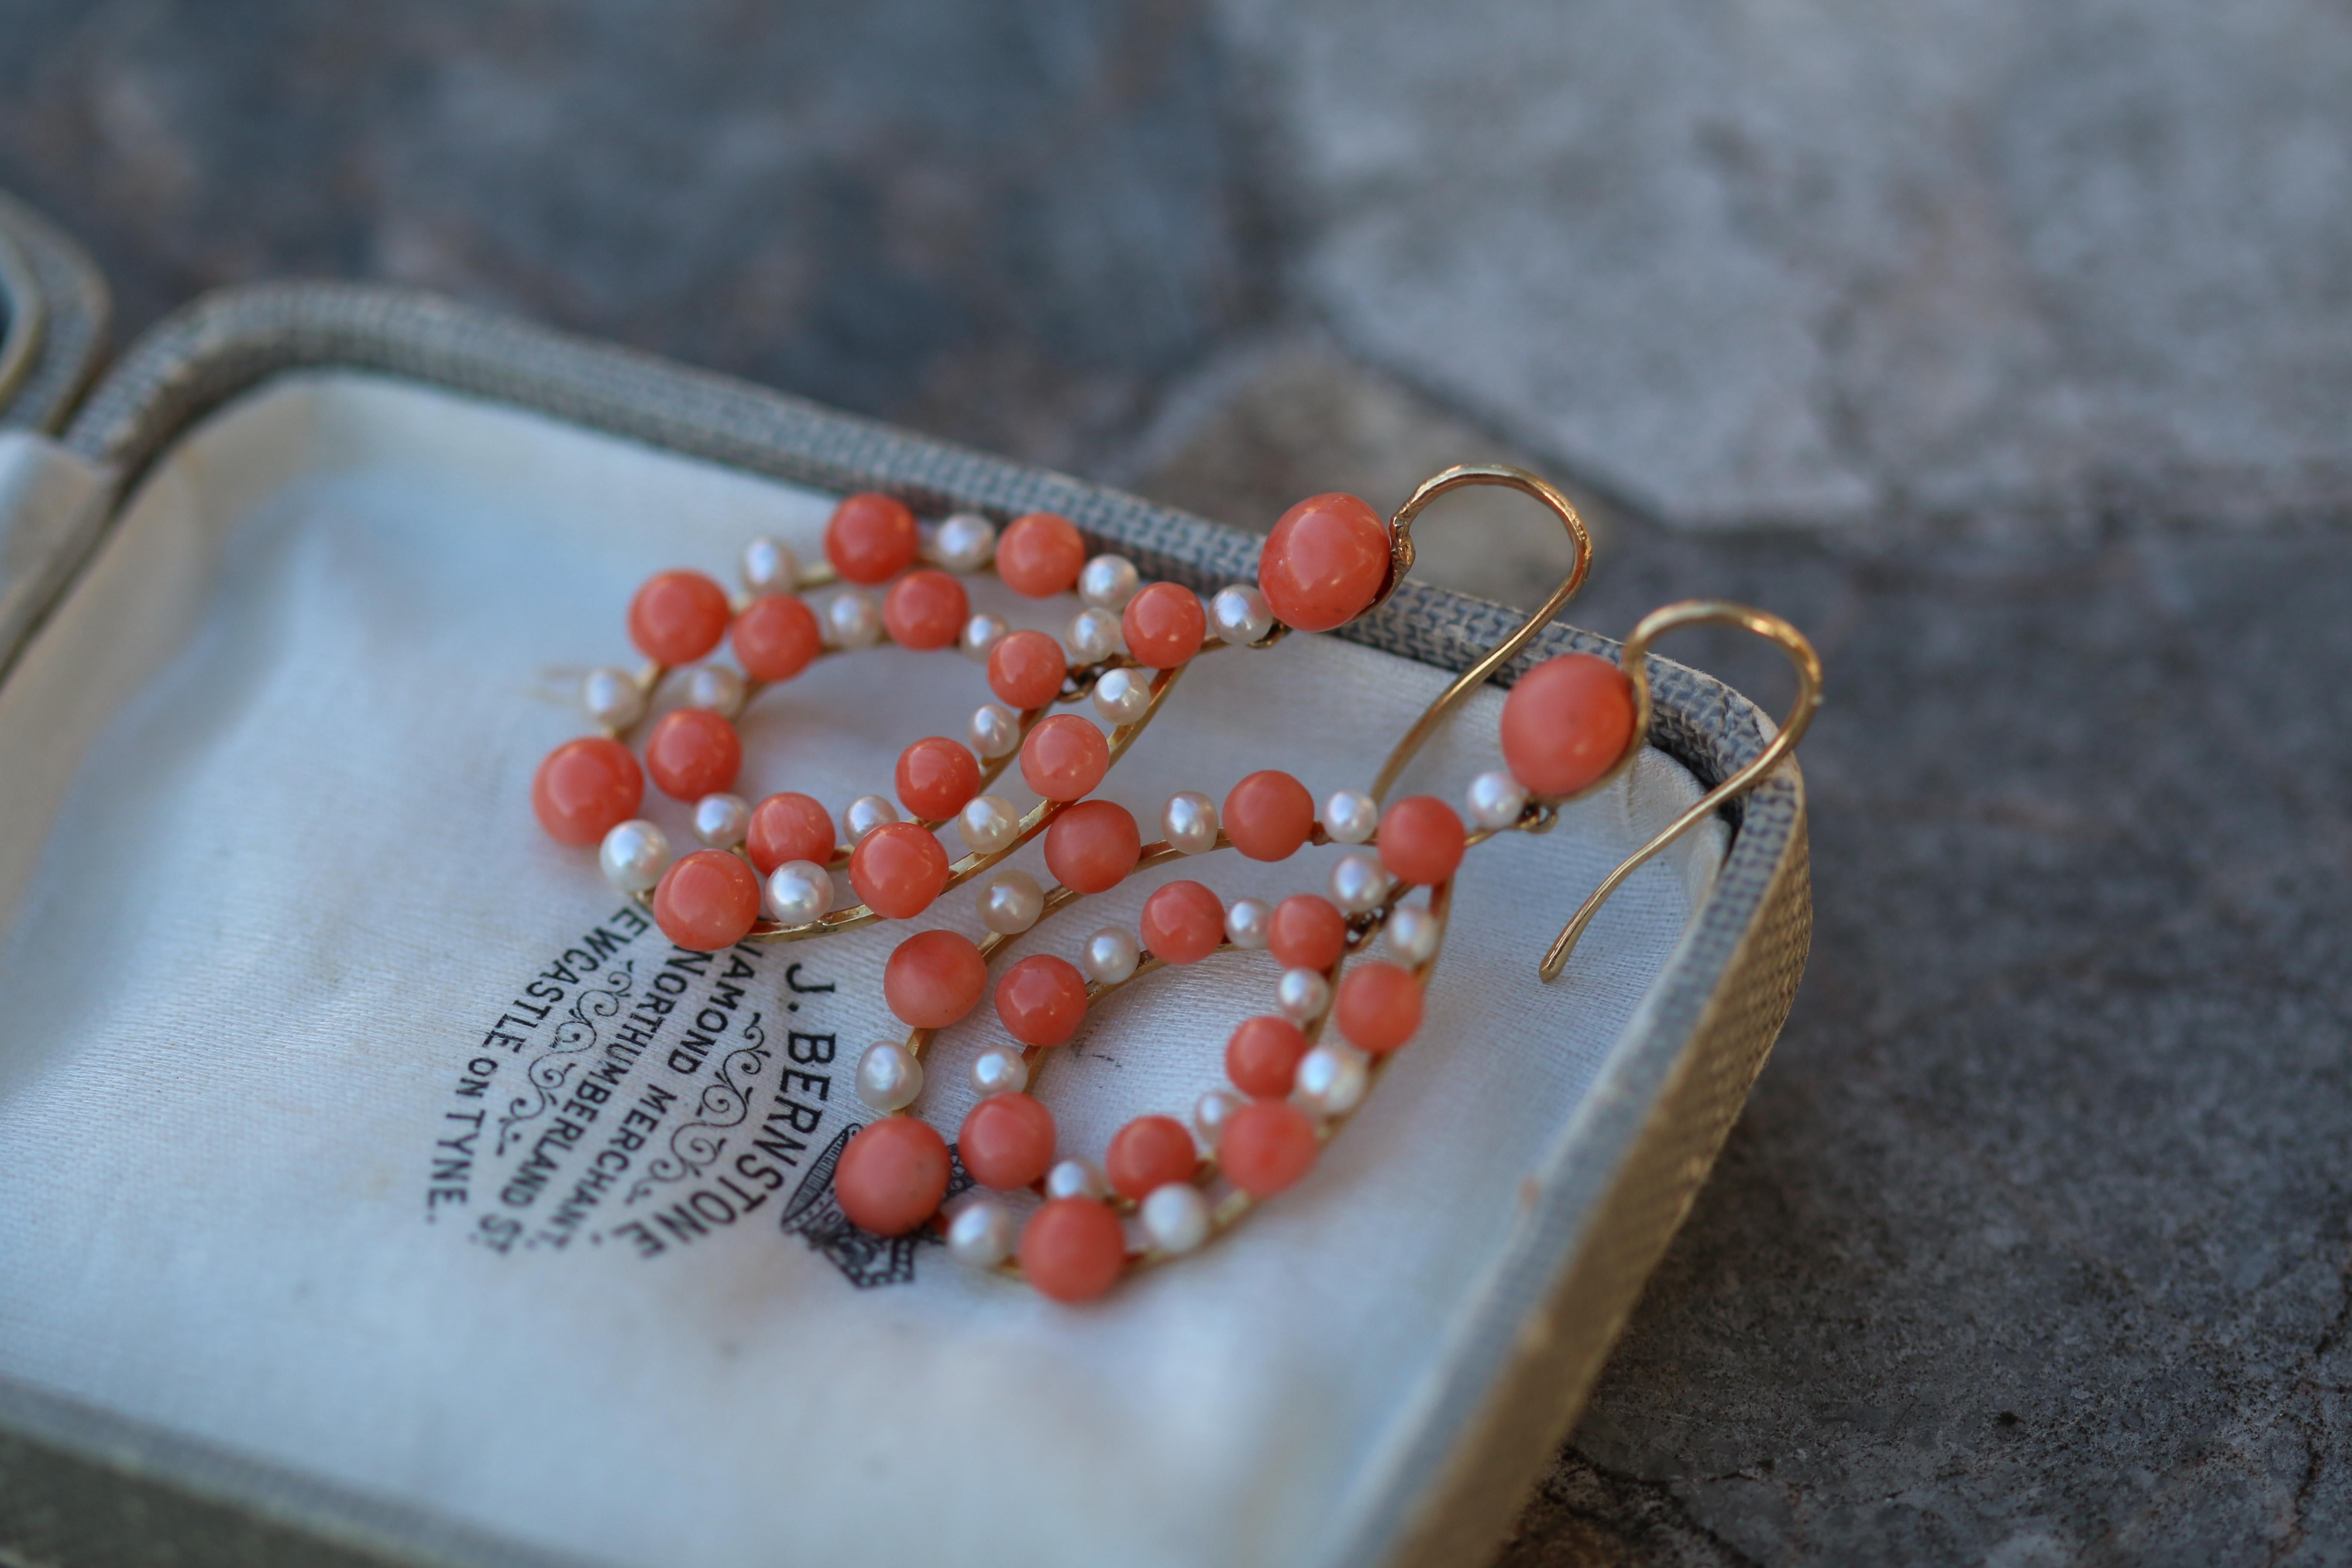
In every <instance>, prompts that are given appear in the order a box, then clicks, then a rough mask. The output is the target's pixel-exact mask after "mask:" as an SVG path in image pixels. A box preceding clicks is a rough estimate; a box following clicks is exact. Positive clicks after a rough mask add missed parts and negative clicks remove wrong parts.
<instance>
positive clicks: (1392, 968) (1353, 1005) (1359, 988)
mask: <svg viewBox="0 0 2352 1568" xmlns="http://www.w3.org/2000/svg"><path fill="white" fill-rule="evenodd" d="M1421 1006H1422V997H1421V982H1420V981H1418V980H1415V979H1414V978H1413V977H1412V971H1411V970H1409V969H1405V968H1402V967H1401V966H1399V965H1397V964H1393V963H1384V962H1374V963H1360V964H1358V965H1357V966H1356V967H1355V968H1353V969H1351V970H1349V971H1348V973H1347V974H1346V976H1345V977H1344V978H1342V979H1341V980H1340V982H1339V995H1338V997H1336V998H1335V999H1334V1000H1333V1001H1332V1004H1331V1019H1332V1022H1334V1023H1336V1024H1338V1025H1339V1032H1340V1033H1341V1034H1343V1035H1345V1036H1347V1037H1348V1041H1349V1044H1350V1045H1352V1046H1354V1047H1357V1048H1358V1049H1359V1050H1362V1051H1367V1052H1369V1053H1370V1054H1371V1055H1373V1056H1376V1057H1384V1056H1386V1055H1388V1054H1389V1053H1390V1052H1391V1051H1392V1050H1395V1049H1396V1048H1397V1047H1400V1046H1402V1045H1403V1044H1404V1043H1405V1042H1406V1041H1407V1040H1410V1039H1412V1037H1413V1031H1415V1030H1416V1029H1418V1028H1420V1027H1421Z"/></svg>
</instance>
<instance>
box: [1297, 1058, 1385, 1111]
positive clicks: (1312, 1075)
mask: <svg viewBox="0 0 2352 1568" xmlns="http://www.w3.org/2000/svg"><path fill="white" fill-rule="evenodd" d="M1370 1082H1371V1068H1370V1063H1368V1062H1367V1061H1366V1060H1365V1059H1364V1056H1363V1053H1362V1052H1360V1051H1357V1050H1351V1049H1349V1047H1346V1046H1336V1045H1334V1046H1318V1047H1315V1048H1314V1049H1313V1050H1311V1051H1309V1052H1307V1054H1306V1055H1305V1056H1303V1057H1301V1058H1298V1077H1297V1079H1294V1080H1293V1081H1292V1084H1291V1089H1290V1099H1291V1102H1292V1103H1293V1104H1295V1105H1297V1107H1298V1108H1299V1109H1300V1110H1310V1111H1313V1112H1314V1113H1315V1114H1316V1115H1318V1116H1345V1115H1347V1114H1348V1112H1349V1111H1351V1110H1355V1109H1356V1107H1357V1105H1358V1104H1360V1102H1361V1101H1362V1100H1363V1098H1364V1089H1365V1088H1366V1087H1367V1086H1368V1085H1369V1084H1370Z"/></svg>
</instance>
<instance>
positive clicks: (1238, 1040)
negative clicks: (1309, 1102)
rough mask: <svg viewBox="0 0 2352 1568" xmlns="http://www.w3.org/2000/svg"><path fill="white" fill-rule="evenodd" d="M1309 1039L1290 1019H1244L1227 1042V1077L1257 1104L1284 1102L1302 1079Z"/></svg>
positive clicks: (1236, 1087)
mask: <svg viewBox="0 0 2352 1568" xmlns="http://www.w3.org/2000/svg"><path fill="white" fill-rule="evenodd" d="M1306 1054H1307V1037H1306V1035H1305V1034H1304V1033H1302V1032H1301V1031H1300V1029H1299V1027H1298V1026H1297V1025H1296V1024H1294V1023H1292V1022H1291V1021H1290V1020H1289V1019H1287V1018H1276V1017H1264V1018H1244V1019H1243V1020H1242V1022H1241V1026H1240V1027H1239V1028H1237V1029H1235V1030H1234V1035H1233V1038H1231V1039H1229V1040H1227V1041H1226V1042H1225V1076H1226V1077H1227V1078H1229V1079H1233V1081H1234V1088H1235V1089H1240V1090H1241V1091H1242V1092H1243V1093H1244V1094H1246V1095H1248V1096H1249V1097H1250V1098H1251V1099H1253V1100H1280V1099H1281V1098H1282V1097H1283V1096H1284V1095H1286V1094H1288V1093H1289V1092H1290V1085H1291V1082H1292V1080H1294V1079H1297V1076H1298V1058H1301V1057H1303V1056H1305V1055H1306Z"/></svg>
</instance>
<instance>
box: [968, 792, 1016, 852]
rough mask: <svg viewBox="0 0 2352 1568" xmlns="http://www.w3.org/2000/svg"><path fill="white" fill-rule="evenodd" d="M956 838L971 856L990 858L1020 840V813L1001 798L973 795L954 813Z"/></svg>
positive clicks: (999, 796) (1001, 796)
mask: <svg viewBox="0 0 2352 1568" xmlns="http://www.w3.org/2000/svg"><path fill="white" fill-rule="evenodd" d="M956 837H959V838H961V839H962V840H963V847H965V848H967V849H969V850H971V852H972V853H973V854H975V855H993V854H995V853H996V852H997V851H998V850H1000V849H1007V848H1010V847H1012V844H1013V840H1014V839H1015V838H1018V837H1021V814H1020V813H1019V812H1017V811H1015V810H1013V803H1012V802H1011V801H1008V800H1006V799H1005V798H1004V797H1003V795H974V796H972V797H971V800H969V801H967V802H965V803H964V808H963V809H962V810H961V811H960V812H958V813H956Z"/></svg>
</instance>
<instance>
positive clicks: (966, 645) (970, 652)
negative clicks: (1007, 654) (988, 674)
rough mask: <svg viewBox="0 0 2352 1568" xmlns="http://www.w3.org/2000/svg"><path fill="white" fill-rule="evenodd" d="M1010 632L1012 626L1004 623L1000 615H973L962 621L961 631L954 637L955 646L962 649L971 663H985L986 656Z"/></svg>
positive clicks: (994, 649) (1009, 634)
mask: <svg viewBox="0 0 2352 1568" xmlns="http://www.w3.org/2000/svg"><path fill="white" fill-rule="evenodd" d="M1012 633H1013V628H1012V627H1011V626H1007V625H1005V623H1004V617H1003V616H972V618H971V619H970V620H968V621H966V622H964V624H963V631H962V633H961V635H960V636H958V637H957V638H956V646H957V647H960V648H961V649H963V656H964V658H968V659H970V660H971V662H972V663H974V664H986V663H987V662H988V656H989V655H990V654H992V653H994V652H995V651H996V645H997V644H998V643H1001V642H1003V640H1004V639H1005V638H1006V637H1010V636H1011V635H1012Z"/></svg>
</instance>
